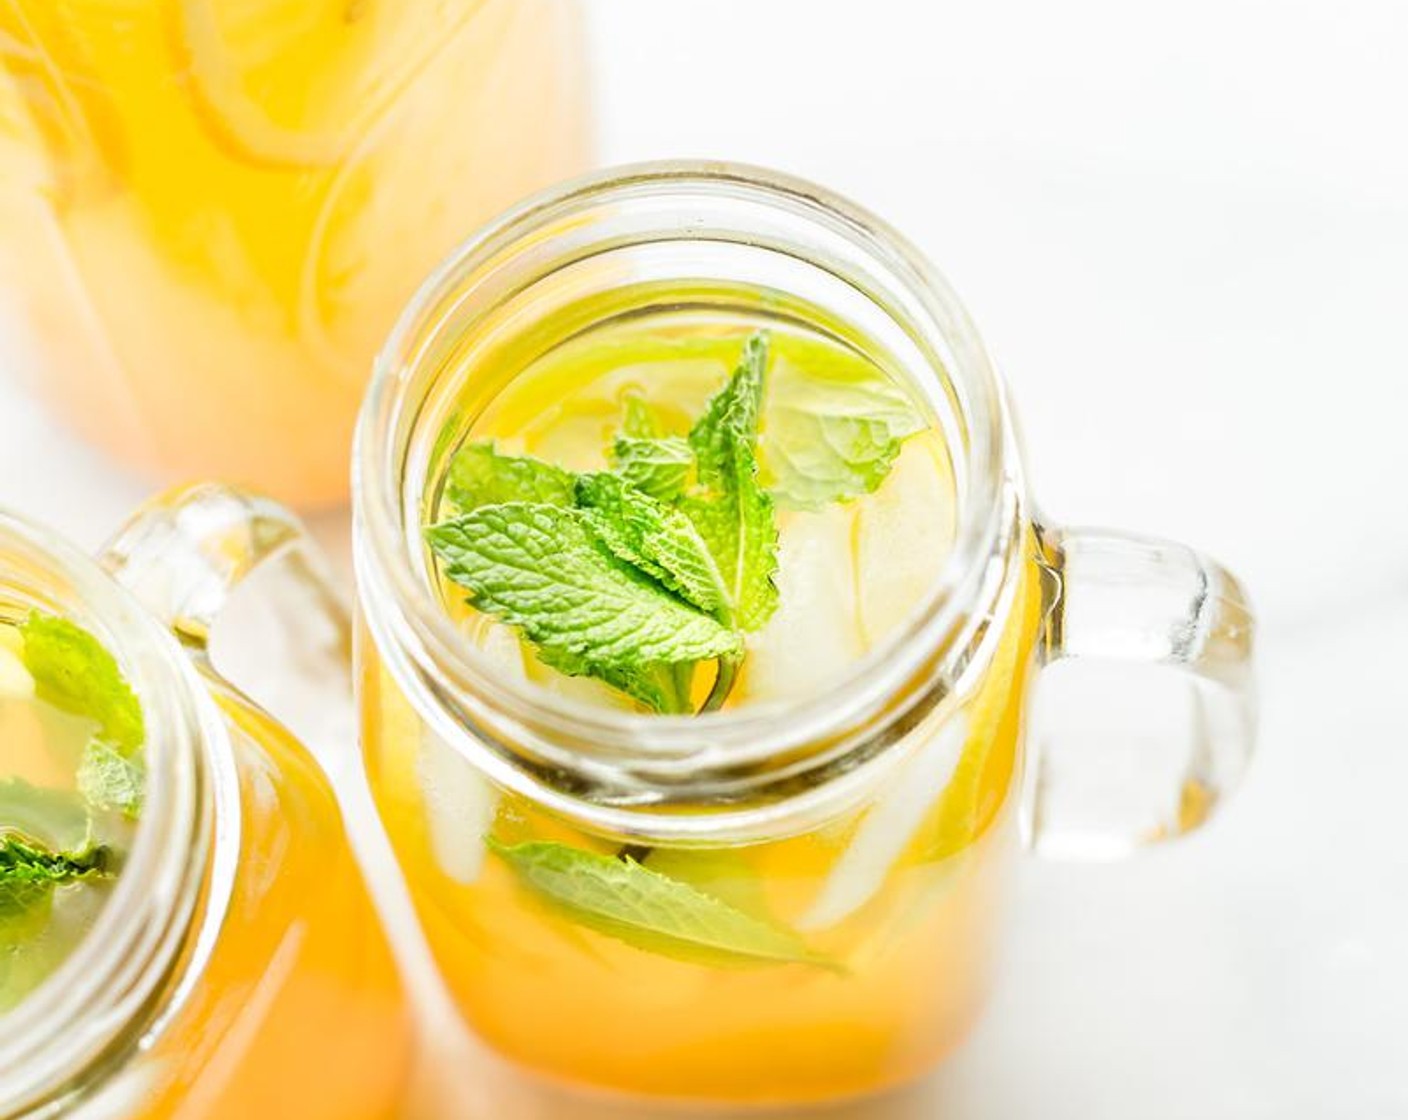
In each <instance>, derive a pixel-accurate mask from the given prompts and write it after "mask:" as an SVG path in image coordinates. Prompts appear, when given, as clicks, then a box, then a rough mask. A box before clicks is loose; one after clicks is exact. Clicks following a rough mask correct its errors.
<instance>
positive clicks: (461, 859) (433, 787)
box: [419, 727, 499, 885]
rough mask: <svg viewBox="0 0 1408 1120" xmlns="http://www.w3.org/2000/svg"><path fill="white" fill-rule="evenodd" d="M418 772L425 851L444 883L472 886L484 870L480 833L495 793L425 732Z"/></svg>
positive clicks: (456, 754)
mask: <svg viewBox="0 0 1408 1120" xmlns="http://www.w3.org/2000/svg"><path fill="white" fill-rule="evenodd" d="M419 769H420V782H421V791H422V796H423V797H424V799H425V823H426V831H427V833H428V835H429V839H430V850H431V852H432V853H433V854H434V856H435V859H436V862H437V863H439V865H440V870H441V871H443V872H444V873H445V874H446V875H447V876H448V877H449V878H451V879H453V880H454V881H455V882H457V883H464V884H465V885H468V884H470V883H473V882H474V881H475V880H476V879H478V878H479V872H480V869H481V868H482V867H483V866H484V853H485V850H486V849H485V847H484V834H485V833H487V832H488V831H489V826H490V825H491V824H493V822H494V813H495V811H496V810H497V809H498V801H499V799H498V793H497V791H496V790H495V789H494V787H493V786H492V785H491V784H490V783H489V780H488V779H487V778H485V777H484V775H483V774H481V773H480V772H479V770H478V769H477V768H476V767H475V765H474V764H473V763H472V762H470V761H469V759H467V758H465V757H464V755H462V754H460V753H459V751H457V750H455V749H454V747H452V746H450V745H449V744H448V743H446V742H445V741H444V740H443V739H441V738H440V737H439V736H438V735H436V734H435V732H434V731H432V730H431V729H430V728H428V727H427V728H426V729H425V731H424V734H423V735H422V737H421V753H420V766H419Z"/></svg>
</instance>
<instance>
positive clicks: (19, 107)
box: [0, 0, 588, 505]
mask: <svg viewBox="0 0 1408 1120" xmlns="http://www.w3.org/2000/svg"><path fill="white" fill-rule="evenodd" d="M576 17H577V13H576V11H575V10H574V9H573V8H572V7H571V5H570V3H569V2H567V0H444V2H439V3H431V2H429V0H0V303H2V304H3V305H4V306H5V307H7V308H8V309H9V311H10V313H11V314H12V315H13V321H12V322H6V323H4V324H3V327H4V329H3V331H0V337H5V338H7V339H9V340H10V342H11V346H10V349H9V350H8V352H7V354H6V359H7V361H6V364H10V365H14V366H15V367H16V368H17V369H18V370H19V371H20V372H21V373H23V374H25V375H27V376H28V378H29V380H30V381H31V382H32V383H33V384H34V385H35V386H36V387H37V388H38V389H39V390H41V391H42V392H43V393H44V394H45V395H47V396H48V397H49V398H50V399H51V400H52V401H53V402H54V403H55V404H56V405H57V406H58V408H59V409H60V411H61V412H62V413H63V414H64V415H65V417H66V418H67V419H68V420H69V421H70V422H71V423H73V424H74V425H75V426H76V427H77V428H78V429H79V431H80V432H81V433H82V434H83V435H84V436H85V438H87V439H89V440H91V441H93V442H95V443H98V444H100V445H102V446H104V447H106V448H108V449H110V450H112V451H114V452H116V453H117V454H119V455H121V456H122V457H123V458H124V459H127V460H129V461H130V462H132V463H135V464H137V465H138V466H139V467H141V468H143V469H145V470H147V471H148V472H153V473H157V474H161V475H165V476H172V475H178V476H186V477H188V476H192V475H208V476H218V477H223V478H228V479H230V480H232V481H240V482H244V483H248V484H252V485H255V486H257V487H259V488H261V489H264V490H267V491H270V492H272V493H274V494H276V495H277V496H280V497H282V498H284V499H286V500H290V501H293V502H297V503H300V504H304V505H309V504H326V503H329V502H333V501H336V500H339V499H340V498H342V497H343V496H344V494H345V492H346V488H347V473H348V471H347V462H346V460H347V451H348V445H349V442H350V432H351V427H352V421H353V416H354V413H355V410H356V407H357V404H358V402H359V400H360V398H361V394H362V388H363V385H364V384H365V381H366V379H367V375H368V373H369V371H370V367H371V362H372V358H373V356H374V354H375V351H376V348H377V347H378V345H379V344H380V342H381V340H382V338H383V337H384V335H385V333H386V331H387V330H388V329H389V327H390V326H391V324H392V322H393V321H394V319H395V316H396V314H397V312H398V311H399V310H400V308H401V306H402V305H403V304H404V303H405V301H406V300H407V298H408V297H409V296H410V294H411V292H412V291H413V290H414V288H415V286H416V284H417V283H419V281H420V280H421V278H422V277H423V276H424V275H425V274H426V273H427V272H428V271H429V270H430V269H431V268H432V267H433V265H434V264H435V263H436V262H437V261H438V260H439V259H440V258H441V257H442V256H443V255H444V254H445V253H446V252H447V251H448V250H449V249H450V248H451V247H452V246H453V245H454V244H455V243H457V242H458V241H459V240H460V239H461V238H463V237H464V236H466V235H467V234H468V233H469V232H470V231H471V230H472V229H473V228H474V226H475V225H477V224H478V223H479V222H481V221H483V220H484V219H486V218H488V217H489V216H491V215H492V214H494V213H496V212H497V211H498V210H500V209H502V208H503V207H505V206H506V205H508V204H509V203H511V202H512V201H514V200H515V199H517V198H518V197H520V196H521V195H523V194H525V193H526V192H528V191H530V190H534V189H537V188H539V187H541V186H544V185H546V184H547V183H549V182H551V181H553V180H555V179H558V178H560V177H562V176H564V175H567V174H570V173H573V172H575V171H577V170H579V169H581V167H582V166H583V165H584V164H585V161H586V154H587V143H588V136H587V122H588V112H587V105H586V102H585V91H584V83H583V80H582V78H583V75H582V72H581V54H582V45H581V41H580V34H579V29H578V26H577V19H576Z"/></svg>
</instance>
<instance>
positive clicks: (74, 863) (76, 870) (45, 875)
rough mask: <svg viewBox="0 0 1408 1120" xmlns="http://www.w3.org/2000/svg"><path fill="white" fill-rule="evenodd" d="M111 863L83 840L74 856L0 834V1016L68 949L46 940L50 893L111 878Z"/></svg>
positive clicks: (61, 941)
mask: <svg viewBox="0 0 1408 1120" xmlns="http://www.w3.org/2000/svg"><path fill="white" fill-rule="evenodd" d="M11 792H13V791H11ZM115 862H116V858H115V857H114V855H113V853H112V852H111V850H110V849H108V848H106V847H101V846H93V845H92V844H91V843H89V842H87V841H86V840H85V842H84V845H83V846H82V847H81V848H79V849H77V850H74V851H56V850H54V849H52V848H49V847H46V846H45V845H43V844H39V843H36V842H35V840H34V839H33V838H31V837H28V836H24V835H20V834H17V833H15V832H10V831H4V830H0V1015H3V1013H4V1012H6V1011H8V1010H10V1009H11V1008H12V1007H14V1006H16V1005H17V1004H18V1003H19V1002H20V1001H21V1000H23V999H24V997H25V996H26V995H28V994H29V993H30V992H31V991H32V990H33V989H34V988H35V987H37V986H38V985H39V984H40V983H42V982H43V980H44V978H45V977H47V976H48V975H49V974H50V973H52V972H53V971H54V969H56V968H57V967H58V966H59V965H60V964H61V963H62V961H63V958H64V957H65V956H66V955H67V953H68V950H69V946H70V943H69V942H68V941H67V940H66V939H64V938H61V937H60V938H56V937H53V936H51V935H50V927H51V920H52V916H53V912H54V908H53V902H54V891H55V889H56V888H58V887H63V886H68V885H70V884H74V883H80V882H85V881H88V880H96V879H108V878H111V877H112V876H113V875H115V874H116V869H115V867H114V866H113V865H114V864H115Z"/></svg>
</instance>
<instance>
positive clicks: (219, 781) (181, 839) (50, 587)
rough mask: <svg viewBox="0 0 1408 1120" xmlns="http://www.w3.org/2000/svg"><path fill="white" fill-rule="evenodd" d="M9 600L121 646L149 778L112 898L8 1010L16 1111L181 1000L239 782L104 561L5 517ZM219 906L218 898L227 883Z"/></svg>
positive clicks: (177, 668)
mask: <svg viewBox="0 0 1408 1120" xmlns="http://www.w3.org/2000/svg"><path fill="white" fill-rule="evenodd" d="M0 599H2V600H3V601H5V602H6V603H7V604H8V605H9V606H10V608H11V609H13V610H16V611H27V610H31V609H32V610H39V611H42V612H44V613H51V614H54V615H57V616H60V617H65V618H69V619H71V620H72V621H74V622H76V623H77V624H78V625H80V626H82V627H83V628H84V629H85V630H88V631H89V632H90V633H92V634H93V635H94V637H95V638H96V639H97V640H98V641H99V642H100V643H101V644H102V645H103V647H104V648H105V649H106V650H107V651H108V652H109V653H111V654H112V656H113V657H114V658H115V660H116V661H117V663H118V666H119V667H120V669H121V671H122V674H123V676H124V677H125V679H126V680H127V683H128V684H129V686H130V687H131V688H132V690H133V692H134V693H135V694H136V696H137V698H138V701H139V702H140V704H141V706H142V715H143V721H144V732H145V735H144V741H143V747H142V750H143V759H144V766H145V773H146V785H145V789H144V800H143V806H142V811H141V815H140V818H139V820H138V822H137V826H136V829H135V832H134V835H133V840H132V846H131V848H130V850H128V851H127V852H126V853H124V856H125V858H124V862H123V865H122V867H121V870H120V872H119V874H118V876H117V879H116V882H115V883H114V884H113V888H112V891H111V894H110V895H109V897H108V898H107V899H106V900H105V901H104V903H103V905H102V907H101V909H100V910H99V911H98V913H97V914H96V916H95V918H94V920H93V924H92V926H91V928H89V929H88V931H87V932H86V933H85V934H84V935H83V937H82V939H81V940H80V941H79V942H78V943H77V945H76V946H75V948H74V950H73V951H72V952H71V953H70V954H69V956H68V957H67V958H66V959H65V960H64V961H62V962H61V963H60V964H59V966H58V967H57V968H56V969H55V970H54V971H53V972H52V973H51V974H50V975H49V976H47V977H46V978H45V979H44V980H43V981H42V982H41V983H40V984H39V985H38V986H37V987H36V988H35V989H34V990H33V991H31V992H30V993H28V994H27V995H26V996H25V997H23V998H22V999H21V1000H20V1002H19V1003H18V1004H17V1005H16V1006H15V1007H14V1008H13V1009H11V1010H10V1011H9V1012H7V1013H6V1016H5V1030H4V1032H3V1034H0V1074H3V1076H2V1077H0V1085H3V1092H0V1112H4V1113H7V1114H8V1112H9V1111H10V1110H11V1109H12V1108H18V1109H20V1110H21V1111H24V1110H26V1109H28V1108H32V1107H35V1106H36V1105H38V1104H40V1103H42V1102H44V1101H47V1100H52V1099H55V1097H56V1096H62V1095H63V1094H65V1093H67V1092H69V1091H72V1090H73V1089H74V1088H75V1087H76V1085H77V1084H78V1083H79V1082H88V1081H89V1080H90V1079H91V1077H92V1076H93V1070H94V1068H95V1066H98V1065H102V1064H103V1063H104V1062H107V1061H116V1060H120V1055H121V1054H123V1053H126V1052H127V1050H128V1048H129V1047H130V1046H133V1045H135V1044H136V1042H137V1041H138V1039H139V1038H140V1036H141V1035H142V1034H143V1033H145V1032H146V1031H147V1030H149V1029H151V1027H152V1026H153V1024H154V1023H155V1022H156V1020H157V1019H158V1018H160V1017H161V1014H162V1006H161V1005H164V1006H165V1007H168V1008H169V1006H170V1005H171V1004H172V1003H174V1002H175V1000H174V999H173V991H172V983H173V981H172V973H173V970H174V969H175V968H176V966H177V964H178V962H179V961H180V960H182V959H183V958H184V959H190V958H191V957H192V956H199V955H200V954H199V952H194V953H193V946H192V945H191V944H190V938H189V932H190V929H191V925H192V922H193V920H194V916H195V912H196V902H197V895H198V893H199V889H200V887H201V885H202V883H203V882H206V881H207V880H206V877H207V872H208V867H209V860H210V857H211V854H212V839H213V829H212V828H211V821H212V819H213V814H214V812H215V804H216V802H217V800H220V799H227V798H228V797H229V796H231V791H232V786H231V783H230V780H229V776H228V774H225V773H223V766H224V764H225V762H226V761H227V760H224V759H213V760H212V758H211V755H210V751H209V745H211V744H214V743H219V742H222V741H223V739H222V736H223V735H224V733H225V732H224V728H223V725H222V724H221V723H220V721H219V717H218V715H216V714H215V713H214V712H213V711H212V710H211V709H212V705H211V704H210V703H209V702H208V701H206V700H205V698H203V697H202V696H201V695H200V689H199V685H198V684H197V683H196V678H195V675H194V670H193V669H192V667H191V665H190V664H189V662H188V661H187V659H186V658H185V657H184V656H183V655H182V654H181V653H180V651H179V649H178V648H177V646H176V643H175V640H174V639H173V638H172V637H171V636H170V635H169V634H167V633H166V631H165V630H164V629H163V628H162V627H161V625H160V624H159V623H158V622H157V621H156V619H155V618H153V617H152V616H151V615H150V614H149V613H148V612H147V611H146V610H145V609H144V608H143V607H142V606H141V604H140V603H138V602H137V600H136V599H135V598H134V597H132V596H131V595H129V594H128V593H127V591H126V590H125V589H123V588H122V587H121V586H119V585H118V584H117V583H116V581H115V580H113V579H112V578H111V577H110V576H109V575H107V573H105V572H104V571H103V570H102V568H101V567H100V565H99V564H98V563H97V562H96V561H94V560H92V559H91V558H89V557H88V556H86V555H85V554H83V553H82V552H81V551H79V550H78V549H76V548H74V547H73V546H72V545H70V544H68V543H67V542H65V541H63V540H62V539H60V538H58V537H56V536H54V535H53V534H51V533H49V532H48V531H46V530H44V529H42V528H40V527H39V526H37V525H34V524H32V523H30V522H28V521H26V520H23V519H21V518H18V517H16V516H13V515H11V514H8V513H5V512H3V511H0ZM212 761H213V762H214V765H213V766H212ZM226 862H228V859H227V860H226ZM228 873H229V869H228V868H226V869H225V875H228ZM208 905H211V906H216V907H218V906H219V905H220V902H219V891H218V889H212V890H211V892H210V899H209V902H208Z"/></svg>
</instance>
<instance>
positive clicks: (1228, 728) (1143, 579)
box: [1023, 528, 1256, 858]
mask: <svg viewBox="0 0 1408 1120" xmlns="http://www.w3.org/2000/svg"><path fill="white" fill-rule="evenodd" d="M1039 535H1040V539H1041V545H1042V554H1043V564H1044V566H1045V567H1046V569H1047V572H1048V574H1049V575H1050V576H1051V577H1052V578H1051V579H1049V580H1048V589H1049V590H1048V598H1047V603H1046V610H1045V612H1044V619H1045V625H1044V631H1043V634H1042V640H1041V644H1040V647H1039V656H1040V659H1041V665H1042V672H1041V673H1040V675H1039V679H1038V695H1037V703H1036V712H1035V718H1034V724H1035V726H1034V733H1033V735H1032V740H1031V741H1032V742H1033V743H1034V751H1035V758H1034V760H1033V764H1032V765H1031V766H1029V767H1028V771H1027V773H1028V779H1027V782H1028V784H1027V789H1026V791H1025V797H1024V799H1023V806H1024V814H1023V815H1024V821H1023V823H1024V831H1025V834H1026V837H1027V840H1028V843H1029V845H1030V846H1031V847H1033V848H1034V849H1035V850H1036V851H1037V852H1038V853H1041V854H1045V855H1055V856H1059V857H1066V858H1071V857H1074V858H1110V857H1116V856H1121V855H1124V854H1127V853H1129V852H1131V851H1134V850H1136V849H1138V848H1142V847H1145V846H1147V845H1150V844H1154V843H1158V842H1160V841H1164V840H1168V839H1171V838H1173V837H1177V836H1182V835H1185V834H1187V833H1189V832H1191V831H1193V830H1195V829H1196V828H1198V827H1200V826H1201V825H1202V824H1203V823H1204V822H1205V821H1206V820H1207V819H1208V818H1209V817H1210V816H1211V815H1212V814H1213V812H1214V811H1215V810H1216V808H1217V806H1218V805H1219V804H1220V803H1221V802H1222V801H1223V799H1225V798H1226V796H1227V795H1228V794H1229V793H1231V792H1232V790H1233V789H1235V788H1236V786H1237V785H1238V783H1239V782H1240V781H1241V778H1242V774H1243V772H1244V771H1245V769H1246V766H1247V763H1248V761H1249V760H1250V757H1251V753H1252V746H1253V742H1254V738H1255V730H1256V700H1255V689H1254V684H1253V677H1252V647H1253V634H1254V630H1255V620H1254V618H1253V615H1252V611H1251V607H1250V605H1249V604H1248V601H1247V596H1246V593H1245V592H1244V591H1243V589H1242V587H1241V585H1240V584H1239V583H1238V582H1237V580H1236V578H1235V577H1234V576H1233V575H1232V574H1231V573H1230V572H1228V571H1227V570H1226V569H1225V568H1223V567H1222V566H1221V565H1219V564H1217V563H1216V562H1214V561H1212V560H1210V559H1208V558H1207V557H1205V556H1203V555H1201V554H1199V553H1197V552H1195V551H1194V550H1192V549H1190V548H1188V547H1186V546H1184V545H1180V544H1175V543H1172V542H1170V541H1164V540H1158V539H1155V538H1149V537H1139V536H1134V535H1131V534H1125V533H1117V532H1111V531H1108V530H1103V529H1086V528H1057V529H1041V530H1039ZM1096 665H1102V666H1105V667H1110V666H1115V667H1116V668H1115V669H1114V671H1115V672H1116V673H1124V674H1126V683H1125V685H1123V686H1110V687H1107V688H1106V689H1105V690H1104V691H1102V692H1098V693H1096V694H1094V695H1089V696H1085V697H1081V698H1080V703H1079V704H1077V705H1069V710H1068V712H1067V715H1066V718H1065V719H1062V718H1060V717H1059V709H1054V708H1053V704H1052V702H1051V701H1052V697H1051V696H1050V695H1049V694H1048V693H1047V689H1048V687H1049V686H1054V685H1056V684H1057V682H1056V681H1055V680H1047V679H1045V678H1048V677H1052V678H1054V677H1056V676H1057V675H1058V673H1054V672H1052V671H1051V670H1052V669H1058V670H1059V671H1060V672H1064V673H1066V674H1067V677H1068V680H1067V682H1066V685H1067V687H1068V688H1069V686H1070V684H1071V683H1072V682H1071V680H1070V679H1069V678H1071V677H1076V678H1079V676H1080V675H1081V674H1086V675H1087V676H1088V675H1089V673H1090V669H1091V667H1093V666H1096ZM1130 667H1135V671H1136V672H1138V673H1140V674H1143V675H1142V676H1141V677H1140V678H1138V679H1139V680H1140V681H1141V682H1143V683H1144V684H1145V688H1141V689H1136V690H1130V689H1129V687H1128V686H1129V685H1131V684H1133V683H1135V680H1136V678H1131V677H1128V676H1127V674H1128V673H1129V671H1130ZM1139 667H1144V669H1153V670H1157V672H1153V673H1144V669H1141V668H1139ZM1107 671H1108V670H1107ZM1148 683H1154V684H1156V685H1158V686H1159V687H1164V686H1166V685H1168V684H1169V683H1173V684H1176V685H1178V686H1179V693H1180V694H1181V695H1182V697H1183V698H1184V705H1183V707H1182V711H1181V712H1179V711H1174V712H1173V713H1172V714H1173V715H1174V716H1175V718H1170V719H1169V720H1167V721H1166V722H1165V721H1159V720H1153V721H1151V719H1150V716H1149V712H1148V711H1147V710H1145V711H1140V712H1137V713H1136V715H1135V718H1134V719H1133V720H1132V722H1131V727H1133V726H1135V725H1137V726H1139V727H1141V728H1144V729H1146V730H1144V731H1139V732H1136V731H1133V730H1129V731H1125V732H1120V733H1116V734H1114V735H1112V734H1111V733H1110V732H1109V731H1108V730H1106V731H1104V732H1101V731H1100V729H1099V728H1098V720H1099V716H1100V715H1102V714H1104V713H1106V712H1108V711H1109V710H1111V709H1112V708H1114V707H1117V706H1118V703H1119V702H1124V703H1126V704H1127V705H1136V706H1137V705H1140V704H1143V703H1144V702H1145V689H1146V688H1147V684H1148ZM1053 711H1055V712H1057V713H1058V714H1053ZM1151 722H1152V723H1153V724H1154V726H1152V727H1151V726H1150V724H1151ZM1160 732H1161V733H1162V734H1163V738H1164V740H1165V742H1166V744H1168V743H1171V744H1172V745H1171V749H1170V750H1165V751H1163V752H1160V751H1158V750H1155V749H1154V748H1153V747H1152V746H1151V742H1152V741H1154V740H1156V739H1157V738H1158V734H1159V733H1160ZM1136 738H1137V739H1138V740H1139V741H1134V740H1135V739H1136Z"/></svg>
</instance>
